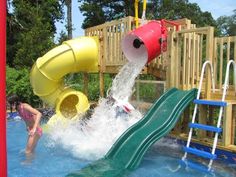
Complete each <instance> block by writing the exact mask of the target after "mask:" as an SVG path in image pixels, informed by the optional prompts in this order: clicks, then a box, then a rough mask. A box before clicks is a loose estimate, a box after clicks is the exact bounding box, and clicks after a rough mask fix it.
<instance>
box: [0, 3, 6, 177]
mask: <svg viewBox="0 0 236 177" xmlns="http://www.w3.org/2000/svg"><path fill="white" fill-rule="evenodd" d="M5 68H6V0H0V84H1V88H0V176H1V177H6V176H7V148H6V99H5V98H6V93H5V91H6V89H5V88H6V85H5V82H6V69H5Z"/></svg>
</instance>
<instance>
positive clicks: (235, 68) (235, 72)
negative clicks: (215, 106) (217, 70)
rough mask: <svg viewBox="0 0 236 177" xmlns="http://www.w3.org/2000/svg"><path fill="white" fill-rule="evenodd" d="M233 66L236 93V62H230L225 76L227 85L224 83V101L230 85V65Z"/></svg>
mask: <svg viewBox="0 0 236 177" xmlns="http://www.w3.org/2000/svg"><path fill="white" fill-rule="evenodd" d="M231 64H232V65H233V67H234V68H233V72H234V89H235V92H236V62H235V61H234V60H229V61H228V63H227V66H226V74H225V83H224V87H223V96H222V101H224V100H225V95H226V91H227V88H228V85H229V69H230V65H231Z"/></svg>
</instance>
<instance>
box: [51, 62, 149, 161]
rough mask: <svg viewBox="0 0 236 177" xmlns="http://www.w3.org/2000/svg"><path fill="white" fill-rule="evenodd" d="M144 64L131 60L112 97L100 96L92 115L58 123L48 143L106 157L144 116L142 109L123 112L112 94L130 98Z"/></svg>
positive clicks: (77, 153) (75, 152)
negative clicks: (121, 136)
mask: <svg viewBox="0 0 236 177" xmlns="http://www.w3.org/2000/svg"><path fill="white" fill-rule="evenodd" d="M144 64H145V63H139V64H134V63H127V64H126V65H125V66H123V67H122V69H121V70H120V72H119V73H118V74H117V76H116V77H115V79H114V80H113V83H112V87H111V89H110V93H109V96H108V98H106V99H105V98H103V99H100V100H99V104H98V106H97V107H96V108H95V109H94V112H93V114H92V116H91V118H89V119H87V120H86V121H76V122H73V123H72V122H71V123H70V125H68V126H65V125H62V124H61V123H60V122H58V123H56V124H55V125H54V126H53V127H52V131H51V132H50V134H49V135H50V136H49V141H50V143H49V145H48V146H52V145H53V144H60V145H61V146H62V147H63V148H64V149H66V150H68V151H70V152H71V153H72V154H73V155H74V156H75V157H78V158H82V159H86V160H96V159H98V158H101V157H103V156H104V155H105V154H106V153H107V152H108V150H109V149H110V148H111V146H112V145H113V144H114V142H115V141H116V140H117V139H118V138H119V136H120V135H121V134H122V133H123V132H124V131H125V130H127V128H129V127H130V126H131V125H133V124H134V123H135V122H137V121H138V120H139V119H140V118H141V117H142V114H141V113H140V112H139V111H138V110H133V111H132V112H131V113H130V114H126V113H124V112H119V111H118V109H117V107H116V106H114V102H113V101H112V100H110V97H115V98H118V99H121V100H123V99H128V98H129V97H130V96H131V94H132V88H133V86H134V83H135V78H136V77H137V75H138V74H139V73H140V72H141V70H142V68H143V66H144Z"/></svg>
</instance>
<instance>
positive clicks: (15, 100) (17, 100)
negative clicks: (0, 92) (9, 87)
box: [7, 94, 20, 112]
mask: <svg viewBox="0 0 236 177" xmlns="http://www.w3.org/2000/svg"><path fill="white" fill-rule="evenodd" d="M7 101H8V103H9V104H10V109H11V112H12V106H13V105H15V106H16V107H17V106H18V105H19V104H20V98H19V97H18V96H17V95H16V94H12V95H10V96H8V97H7Z"/></svg>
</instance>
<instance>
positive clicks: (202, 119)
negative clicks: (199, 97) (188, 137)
mask: <svg viewBox="0 0 236 177" xmlns="http://www.w3.org/2000/svg"><path fill="white" fill-rule="evenodd" d="M206 119H207V107H206V106H205V105H199V123H200V124H207V121H206ZM198 135H199V136H198V138H200V139H203V138H206V131H205V130H198Z"/></svg>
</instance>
